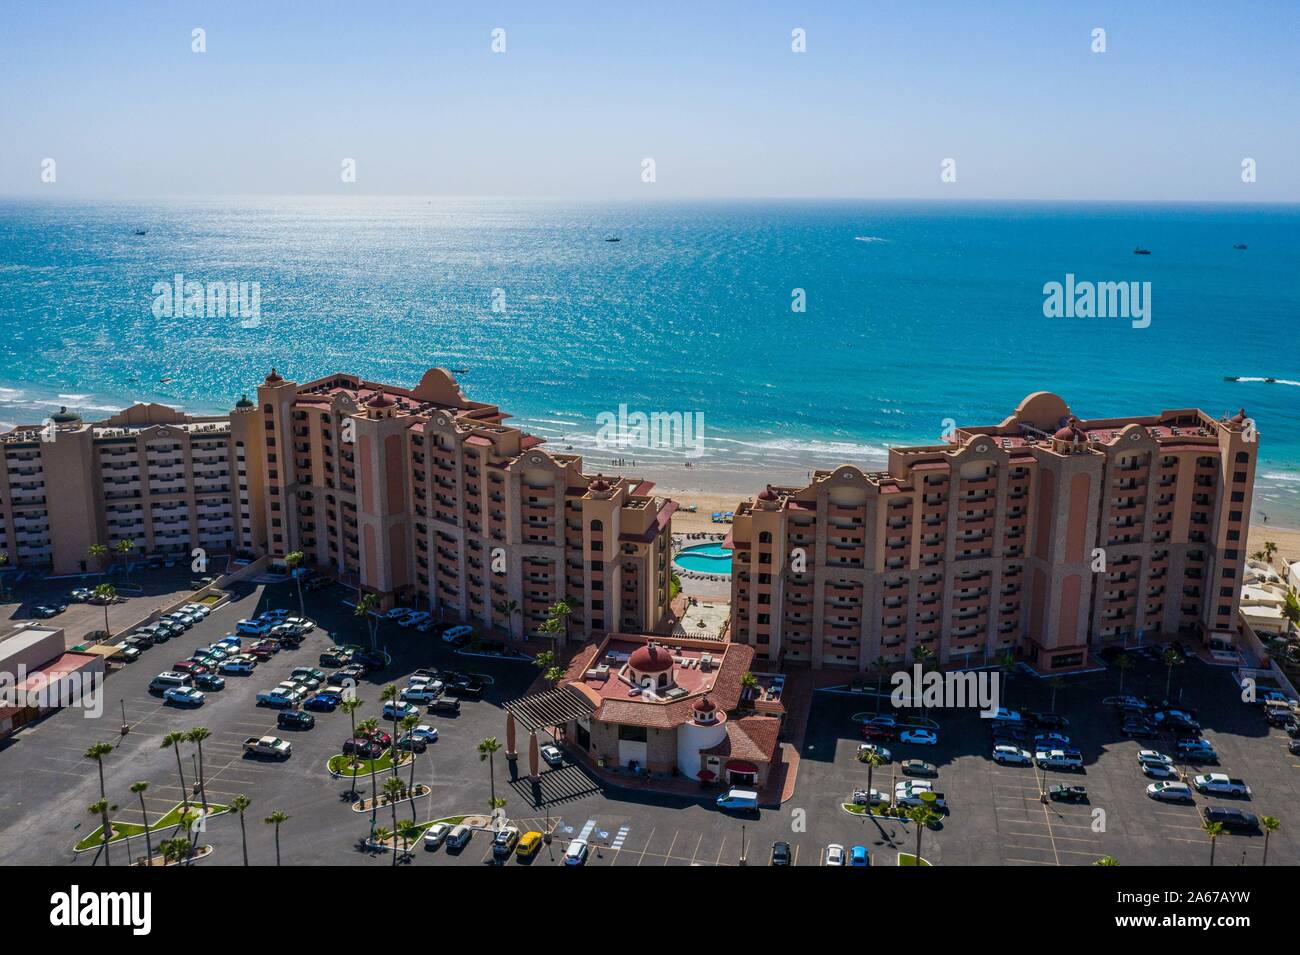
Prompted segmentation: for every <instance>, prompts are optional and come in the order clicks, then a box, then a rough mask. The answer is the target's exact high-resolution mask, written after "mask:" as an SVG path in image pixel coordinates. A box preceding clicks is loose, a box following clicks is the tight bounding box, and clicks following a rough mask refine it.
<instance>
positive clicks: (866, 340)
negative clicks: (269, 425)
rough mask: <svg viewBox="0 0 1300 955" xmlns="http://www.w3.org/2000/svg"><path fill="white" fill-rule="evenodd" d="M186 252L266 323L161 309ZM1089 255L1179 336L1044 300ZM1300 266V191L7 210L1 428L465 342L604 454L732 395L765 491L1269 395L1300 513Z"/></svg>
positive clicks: (411, 365)
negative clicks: (633, 428)
mask: <svg viewBox="0 0 1300 955" xmlns="http://www.w3.org/2000/svg"><path fill="white" fill-rule="evenodd" d="M136 229H147V234H146V235H143V236H136V235H134V234H133V233H134V231H135V230H136ZM614 236H617V237H619V238H620V239H621V241H619V242H617V243H613V242H606V241H605V240H606V238H609V237H614ZM1235 243H1245V244H1247V245H1248V246H1249V248H1248V250H1247V251H1237V250H1234V249H1233V245H1234V244H1235ZM1139 244H1140V245H1142V246H1144V247H1146V248H1149V249H1151V250H1152V254H1151V255H1149V256H1134V255H1133V254H1132V250H1133V247H1134V246H1135V245H1139ZM178 272H179V273H182V274H184V275H185V276H186V278H187V279H189V280H192V281H203V282H217V281H229V282H236V281H240V282H257V283H259V286H260V290H261V320H260V323H259V324H257V325H256V326H255V327H251V328H244V327H241V323H240V322H239V320H238V319H233V318H219V317H205V316H199V317H181V316H177V317H155V315H154V313H153V310H152V305H153V302H154V293H153V291H152V290H153V287H154V285H155V283H158V282H171V281H172V278H173V276H174V274H176V273H178ZM1066 273H1073V274H1075V275H1076V276H1077V277H1078V278H1079V279H1085V280H1091V281H1150V282H1151V283H1152V304H1153V311H1152V321H1151V325H1150V327H1149V328H1146V329H1135V328H1132V327H1131V325H1130V323H1129V322H1128V321H1124V320H1113V319H1112V320H1103V319H1049V318H1045V317H1044V315H1043V309H1042V304H1043V293H1042V287H1043V285H1044V284H1045V283H1047V282H1053V281H1058V282H1059V281H1063V280H1064V277H1065V275H1066ZM1297 275H1300V209H1298V207H1294V206H1257V207H1247V206H1225V205H1205V206H1195V205H1151V206H1142V205H1123V204H1116V205H1107V204H1060V203H1040V204H998V203H983V202H967V203H951V204H938V203H903V202H874V203H873V202H793V201H791V202H748V203H722V202H716V203H706V202H693V203H688V202H672V203H655V204H613V203H605V204H596V203H574V202H570V203H564V202H552V201H520V200H491V199H485V200H446V199H425V198H373V199H356V200H341V199H247V200H205V201H184V202H181V201H175V202H148V203H99V202H97V203H75V202H62V203H53V202H51V203H37V202H19V201H3V202H0V333H2V334H0V354H2V355H3V361H2V362H0V421H3V422H13V421H17V420H39V418H40V417H41V416H43V415H44V414H46V413H48V411H49V410H50V408H51V407H52V406H53V405H56V404H60V403H62V404H69V405H72V406H73V407H75V408H77V409H79V410H81V411H82V412H83V413H88V414H97V413H99V412H100V411H102V410H110V409H116V408H118V407H119V406H120V405H121V404H122V403H123V402H125V401H129V400H133V399H146V400H158V401H164V402H171V403H174V404H179V405H181V406H183V407H185V408H187V409H189V410H195V411H201V410H218V409H226V408H229V407H230V405H231V403H232V402H233V401H234V400H235V399H236V398H238V396H239V394H240V393H241V392H243V391H245V390H247V389H248V388H249V387H250V386H252V385H254V384H255V383H256V382H257V381H258V380H260V378H261V377H262V376H263V375H264V374H265V373H266V371H267V369H268V368H269V367H270V366H272V365H275V366H277V367H278V368H279V369H280V370H281V371H283V372H285V373H286V374H288V375H289V376H291V377H294V378H297V379H298V380H307V379H309V378H311V377H314V376H319V375H323V374H326V373H330V372H333V371H338V370H350V371H355V372H357V373H359V374H361V375H363V376H366V377H369V378H372V379H379V380H384V381H392V382H398V383H414V382H415V381H416V380H417V378H418V376H419V374H420V372H421V371H422V370H423V369H424V368H426V367H428V366H429V365H435V364H437V365H444V366H447V367H451V368H464V369H467V373H466V374H465V375H464V376H463V379H462V380H463V384H464V387H465V389H466V391H467V393H468V394H469V395H470V396H471V397H476V398H481V399H484V400H489V401H493V402H496V403H498V404H500V405H501V406H502V407H503V408H505V409H507V410H508V411H510V412H511V413H513V414H514V415H515V416H516V420H517V421H519V422H521V423H523V424H525V425H527V426H528V427H529V428H531V429H532V430H534V431H535V432H536V433H538V434H541V435H543V436H545V437H547V438H549V439H551V440H552V441H553V442H557V443H559V445H560V446H561V447H565V446H568V447H570V448H571V449H572V450H574V451H578V452H583V453H586V454H587V455H588V458H589V459H590V460H593V461H594V463H596V464H599V465H602V466H603V465H604V464H605V463H606V461H607V460H608V459H609V458H610V457H612V456H613V455H601V454H599V453H595V454H593V447H594V443H595V438H594V436H595V434H596V431H597V421H596V416H597V415H598V414H599V413H601V412H605V411H616V410H617V408H618V405H619V404H621V403H625V404H627V405H628V406H629V408H631V409H633V410H642V411H645V412H651V411H681V412H696V411H698V412H701V413H702V414H703V421H704V422H705V442H704V445H703V449H702V451H703V453H702V456H701V457H700V458H699V459H698V460H697V461H696V462H695V463H696V465H697V466H698V467H699V468H700V471H699V472H698V473H706V472H707V473H708V474H710V475H715V476H716V475H717V474H719V473H720V472H722V473H725V472H726V471H727V469H734V471H735V473H736V475H738V480H737V485H736V486H744V487H749V486H753V485H754V484H755V483H756V480H757V477H756V475H759V474H761V473H762V471H763V469H765V468H787V469H789V468H800V469H801V468H802V467H803V466H805V465H811V464H818V465H822V464H831V463H837V462H839V461H842V460H849V461H854V462H857V463H860V464H863V465H866V466H872V467H876V466H879V465H880V464H881V463H882V462H883V460H884V449H885V447H886V446H887V445H888V444H891V443H909V442H922V441H924V442H929V441H933V440H934V439H935V438H936V436H937V435H938V434H939V433H940V431H941V430H943V428H944V424H945V419H952V420H953V421H955V422H957V423H959V424H968V423H992V422H997V421H1000V420H1002V419H1003V418H1004V417H1006V416H1007V415H1008V414H1010V412H1011V411H1012V409H1013V408H1014V407H1015V405H1016V404H1017V402H1018V401H1019V400H1020V399H1021V398H1023V397H1024V396H1025V395H1026V394H1027V393H1029V392H1032V391H1035V390H1039V389H1050V390H1053V391H1056V392H1058V393H1059V394H1061V395H1062V396H1063V397H1064V398H1065V399H1066V400H1067V401H1068V402H1070V404H1071V405H1072V407H1073V409H1074V410H1075V411H1076V412H1077V413H1079V414H1080V415H1082V416H1085V417H1090V416H1103V415H1111V414H1121V413H1133V412H1138V413H1146V412H1154V411H1158V410H1161V409H1164V408H1181V407H1188V406H1200V407H1203V408H1205V409H1206V410H1208V411H1210V412H1212V413H1214V414H1216V415H1217V414H1222V413H1224V412H1226V411H1229V410H1235V409H1236V408H1238V407H1239V406H1244V407H1245V408H1246V410H1247V412H1248V413H1249V414H1251V415H1252V416H1253V417H1254V418H1255V419H1256V421H1257V422H1258V428H1259V431H1260V433H1261V435H1262V438H1261V445H1260V454H1261V457H1262V458H1263V461H1264V466H1263V467H1262V468H1261V469H1260V487H1259V493H1258V494H1257V498H1256V503H1257V505H1258V506H1257V508H1256V515H1255V516H1256V517H1258V516H1259V513H1260V512H1261V511H1262V512H1264V513H1267V514H1268V515H1269V517H1270V519H1272V520H1274V522H1275V523H1291V524H1293V525H1294V524H1297V523H1300V518H1297V517H1295V515H1296V514H1297V513H1300V507H1297V501H1300V414H1297V413H1296V412H1297V399H1298V398H1300V350H1298V349H1296V348H1295V347H1293V346H1294V337H1295V318H1296V316H1297V314H1300V283H1298V282H1297V281H1296V278H1297ZM797 289H802V290H803V293H804V295H805V296H806V311H803V312H796V311H792V310H791V303H792V300H793V299H792V296H794V295H796V294H798V293H796V292H795V290H797ZM495 290H500V292H499V293H495ZM494 294H495V296H496V297H495V301H496V302H497V303H498V305H501V304H503V305H504V311H493V303H494ZM1227 375H1231V376H1243V377H1247V378H1254V379H1256V380H1254V381H1243V382H1227V381H1224V376H1227ZM1265 377H1272V378H1275V379H1277V381H1276V382H1275V383H1272V384H1268V383H1265V382H1263V381H1262V380H1261V379H1263V378H1265ZM622 456H623V457H627V458H635V459H636V460H637V462H638V467H641V466H649V465H655V464H664V465H665V466H668V465H669V464H670V463H671V464H673V466H675V467H677V468H678V469H680V468H681V467H682V464H683V462H684V460H685V456H684V453H683V452H682V451H680V450H672V449H668V450H660V451H636V452H627V453H625V454H623V455H622ZM1288 515H1289V516H1290V517H1291V520H1290V521H1287V520H1284V517H1286V516H1288Z"/></svg>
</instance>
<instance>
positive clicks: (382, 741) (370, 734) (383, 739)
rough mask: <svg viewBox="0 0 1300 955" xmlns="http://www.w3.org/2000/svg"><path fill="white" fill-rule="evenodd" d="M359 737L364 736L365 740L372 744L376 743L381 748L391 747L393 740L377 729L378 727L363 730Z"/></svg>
mask: <svg viewBox="0 0 1300 955" xmlns="http://www.w3.org/2000/svg"><path fill="white" fill-rule="evenodd" d="M361 735H362V736H364V737H365V738H366V739H368V740H370V741H371V742H372V743H377V744H378V745H380V746H383V747H389V746H392V745H393V738H392V737H391V736H389V735H388V734H387V733H385V732H384V731H383V730H381V729H379V728H378V727H376V728H375V729H370V730H363V731H362V732H361Z"/></svg>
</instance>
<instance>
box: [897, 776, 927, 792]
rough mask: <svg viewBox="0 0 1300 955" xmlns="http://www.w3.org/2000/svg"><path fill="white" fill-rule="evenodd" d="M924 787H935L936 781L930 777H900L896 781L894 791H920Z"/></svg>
mask: <svg viewBox="0 0 1300 955" xmlns="http://www.w3.org/2000/svg"><path fill="white" fill-rule="evenodd" d="M922 789H930V790H933V789H934V783H932V782H931V781H930V780H928V779H900V780H899V781H898V782H896V783H894V792H896V793H901V792H920V791H921V790H922Z"/></svg>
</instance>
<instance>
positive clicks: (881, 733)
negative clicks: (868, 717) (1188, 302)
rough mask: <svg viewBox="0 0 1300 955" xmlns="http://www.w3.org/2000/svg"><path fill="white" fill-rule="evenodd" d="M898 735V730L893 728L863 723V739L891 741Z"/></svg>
mask: <svg viewBox="0 0 1300 955" xmlns="http://www.w3.org/2000/svg"><path fill="white" fill-rule="evenodd" d="M897 735H898V730H897V729H896V728H895V727H893V726H882V725H880V724H878V723H863V724H862V738H863V739H893V738H894V737H895V736H897Z"/></svg>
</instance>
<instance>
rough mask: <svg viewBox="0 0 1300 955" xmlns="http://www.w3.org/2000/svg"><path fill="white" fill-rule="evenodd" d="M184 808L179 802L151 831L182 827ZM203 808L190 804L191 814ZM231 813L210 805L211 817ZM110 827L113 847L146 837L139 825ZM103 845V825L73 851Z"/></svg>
mask: <svg viewBox="0 0 1300 955" xmlns="http://www.w3.org/2000/svg"><path fill="white" fill-rule="evenodd" d="M184 807H185V804H184V803H179V802H178V803H177V804H176V805H175V806H173V807H172V808H171V809H169V810H168V811H167V812H166V813H165V814H164V815H163V817H162V818H161V819H159V820H158V821H157V822H153V823H150V824H149V831H150V832H158V831H159V830H163V829H170V828H172V827H173V826H178V825H180V824H181V816H182V813H183V810H184ZM202 808H203V807H202V805H201V804H199V803H193V802H192V803H190V811H191V812H194V811H196V810H202ZM229 811H230V807H229V806H223V805H220V804H219V803H215V802H209V803H208V816H209V817H211V816H219V815H221V814H222V813H224V812H229ZM108 825H109V831H110V832H112V833H113V834H112V835H111V836H109V837H108V844H109V845H110V846H111V845H113V844H114V843H117V842H121V841H122V840H123V839H130V838H133V837H134V836H142V835H144V826H142V825H140V824H139V823H135V822H117V821H115V820H113V819H110V820H109V821H108ZM103 844H104V827H103V826H102V825H101V826H96V827H95V831H94V832H92V833H91V834H90V835H88V836H86V837H85V838H84V839H82V840H81V841H80V842H78V843H77V844H76V845H75V846H73V850H74V851H75V852H85V851H86V850H88V849H95V848H98V847H99V846H102V845H103Z"/></svg>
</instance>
